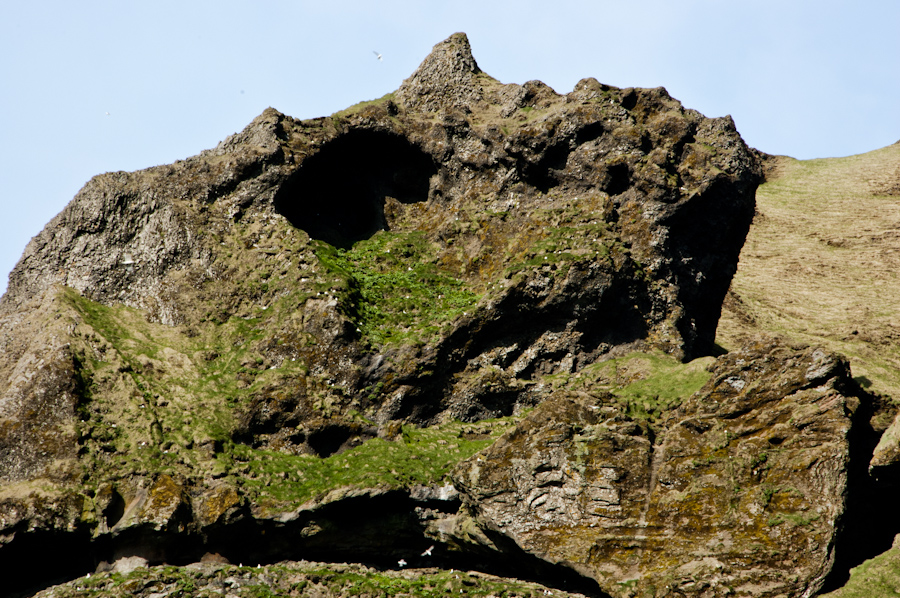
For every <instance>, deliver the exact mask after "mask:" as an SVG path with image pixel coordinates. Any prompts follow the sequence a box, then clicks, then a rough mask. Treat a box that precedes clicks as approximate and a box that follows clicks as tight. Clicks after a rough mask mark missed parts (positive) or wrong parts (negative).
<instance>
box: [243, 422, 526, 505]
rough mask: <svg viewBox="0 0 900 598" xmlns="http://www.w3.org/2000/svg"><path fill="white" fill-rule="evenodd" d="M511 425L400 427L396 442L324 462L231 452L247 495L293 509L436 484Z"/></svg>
mask: <svg viewBox="0 0 900 598" xmlns="http://www.w3.org/2000/svg"><path fill="white" fill-rule="evenodd" d="M514 423H515V421H514V420H513V419H512V418H502V419H496V420H485V421H482V422H479V423H477V424H464V423H461V422H452V423H448V424H443V425H439V426H434V427H430V428H416V427H414V426H404V427H403V433H402V435H401V436H400V437H398V438H397V439H396V440H393V441H388V440H384V439H381V438H373V439H371V440H369V441H367V442H365V443H363V444H362V445H360V446H358V447H355V448H352V449H350V450H347V451H345V452H342V453H339V454H335V455H331V456H329V457H326V458H319V457H316V456H312V455H288V454H285V453H280V452H276V451H269V450H256V449H252V448H250V447H248V446H245V445H240V446H236V447H235V448H234V459H235V465H237V466H238V467H240V465H239V464H241V463H244V464H246V465H245V467H244V468H243V469H245V470H246V471H247V474H246V477H245V478H244V480H245V481H244V488H245V490H246V491H248V492H250V493H251V494H252V495H254V496H257V497H259V498H269V499H271V500H274V501H276V502H277V503H280V504H281V505H284V504H293V505H296V504H302V503H303V502H305V501H307V500H309V499H312V498H315V497H317V496H321V495H323V494H325V493H327V492H328V491H330V490H333V489H336V488H342V487H359V488H375V487H388V488H405V487H410V486H414V485H419V484H421V485H431V484H436V483H439V482H441V481H443V480H444V479H445V477H446V476H447V474H448V473H449V472H450V470H451V469H452V468H453V467H454V466H455V465H456V464H457V463H459V462H460V461H462V460H463V459H467V458H469V457H470V456H472V455H473V454H475V453H476V452H478V451H479V450H481V449H482V448H485V447H486V446H488V445H490V444H491V443H492V442H494V441H495V440H496V439H497V438H498V437H499V436H500V435H501V434H503V432H505V431H506V430H508V429H510V428H511V427H512V426H513V425H514ZM273 480H276V481H277V484H273V483H272V481H273Z"/></svg>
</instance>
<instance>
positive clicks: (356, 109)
mask: <svg viewBox="0 0 900 598" xmlns="http://www.w3.org/2000/svg"><path fill="white" fill-rule="evenodd" d="M392 99H394V92H391V93H388V94H385V95H383V96H381V97H380V98H378V99H377V100H367V101H365V102H358V103H356V104H353V105H352V106H350V107H349V108H344V109H343V110H339V111H338V112H335V113H334V114H332V115H331V116H332V118H334V117H337V118H344V117H347V116H351V115H353V114H356V113H357V112H360V111H361V110H363V109H365V108H368V107H369V106H380V105H382V104H386V103H387V102H389V101H391V100H392Z"/></svg>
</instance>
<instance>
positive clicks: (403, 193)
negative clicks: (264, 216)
mask: <svg viewBox="0 0 900 598" xmlns="http://www.w3.org/2000/svg"><path fill="white" fill-rule="evenodd" d="M436 173H437V166H435V164H434V161H433V160H432V159H431V157H430V156H429V155H428V154H426V153H425V152H423V151H421V150H420V149H418V148H417V147H415V146H414V145H413V144H411V143H409V142H408V141H407V140H406V139H404V138H403V137H400V136H398V135H394V134H392V133H386V132H379V131H367V130H354V131H350V132H348V133H345V134H343V135H341V136H339V137H337V138H336V139H334V140H332V141H329V142H328V143H326V144H325V145H323V146H322V147H321V149H320V150H319V151H318V152H317V153H316V154H313V155H312V156H310V157H308V158H307V159H305V160H304V161H303V163H302V164H301V165H300V167H299V168H298V169H297V171H296V172H295V173H294V174H293V175H291V177H290V178H289V179H288V180H287V181H286V182H285V184H284V185H283V186H282V187H281V189H279V190H278V193H277V194H276V195H275V209H276V210H277V211H278V212H279V213H281V214H282V215H283V216H284V217H285V218H287V219H288V220H289V221H290V222H291V224H293V225H294V226H296V227H297V228H299V229H302V230H304V231H306V232H307V233H308V234H309V236H310V237H312V238H313V239H319V240H322V241H325V242H327V243H330V244H332V245H335V246H336V247H344V248H347V247H350V246H351V245H353V243H355V242H356V241H360V240H363V239H368V238H369V237H371V236H372V235H373V234H375V233H376V232H378V231H379V230H386V229H387V228H388V225H387V221H386V219H385V216H384V202H385V198H387V197H392V198H394V199H396V200H398V201H399V202H401V203H415V202H419V201H425V200H427V199H428V191H429V183H430V179H431V176H432V175H434V174H436Z"/></svg>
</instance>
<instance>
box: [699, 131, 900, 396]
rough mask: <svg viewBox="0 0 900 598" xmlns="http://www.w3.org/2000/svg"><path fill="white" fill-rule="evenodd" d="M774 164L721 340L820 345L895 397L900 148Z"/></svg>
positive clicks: (899, 336)
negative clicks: (758, 337)
mask: <svg viewBox="0 0 900 598" xmlns="http://www.w3.org/2000/svg"><path fill="white" fill-rule="evenodd" d="M772 162H773V164H772V167H771V170H770V172H769V175H768V177H767V182H766V183H765V184H764V185H762V186H761V187H760V188H759V191H758V192H757V195H756V199H757V215H756V217H755V219H754V223H753V226H752V227H751V229H750V234H749V236H748V238H747V243H746V244H745V246H744V249H743V251H742V253H741V258H740V264H739V266H738V272H737V275H736V277H735V279H734V282H733V283H732V288H731V293H729V296H728V299H727V300H726V305H725V309H724V310H723V314H722V320H721V322H720V323H719V329H718V338H717V341H718V343H719V344H720V345H722V346H723V347H725V348H727V349H732V348H734V347H735V346H737V345H738V344H739V343H740V340H741V338H742V337H745V336H747V335H750V334H754V333H757V332H766V333H774V334H777V335H780V336H783V337H785V338H787V339H789V340H794V341H799V342H803V343H812V344H820V345H824V346H826V347H828V348H831V349H833V350H836V351H839V352H841V353H844V354H845V355H847V356H848V357H849V358H850V360H851V364H852V368H853V373H854V376H856V377H857V379H858V380H859V381H860V382H862V384H863V385H864V386H867V387H870V388H871V389H872V390H876V391H879V392H883V393H886V394H889V395H891V396H893V397H895V398H900V144H894V145H892V146H889V147H886V148H883V149H880V150H876V151H873V152H869V153H866V154H861V155H858V156H850V157H846V158H828V159H820V160H803V161H801V160H794V159H792V158H787V157H777V158H775V159H774V160H773V161H772Z"/></svg>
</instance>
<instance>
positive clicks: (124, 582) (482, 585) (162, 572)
mask: <svg viewBox="0 0 900 598" xmlns="http://www.w3.org/2000/svg"><path fill="white" fill-rule="evenodd" d="M227 580H229V581H227ZM225 583H227V584H228V588H229V590H228V593H229V595H234V596H238V597H240V598H274V597H285V598H287V597H289V596H301V595H303V596H306V595H313V594H315V595H319V594H321V595H327V596H370V597H376V596H377V597H388V596H409V597H421V598H439V597H441V598H442V597H445V596H460V595H465V596H475V597H486V596H494V597H497V598H500V597H510V598H512V597H513V596H518V597H522V598H537V597H539V596H545V595H547V594H548V593H549V592H548V590H547V589H546V588H545V587H543V586H540V585H537V584H534V583H528V582H519V581H514V580H504V579H500V578H494V577H488V576H483V575H477V574H470V573H466V572H462V571H452V570H451V571H434V570H414V571H404V572H402V573H401V572H389V571H385V572H380V571H374V570H371V569H366V568H364V567H353V566H349V567H348V566H334V567H331V566H327V565H323V564H321V563H291V562H285V563H279V564H277V565H269V566H264V567H243V566H224V567H221V568H217V569H213V570H209V571H206V572H202V571H198V570H192V569H188V568H179V567H171V566H162V567H152V568H138V569H135V570H134V571H132V572H130V573H127V574H121V573H101V574H97V575H93V576H91V577H85V578H81V579H77V580H75V581H73V582H70V583H67V584H64V585H61V586H57V587H56V588H54V596H57V597H58V598H76V597H77V598H101V597H103V598H119V597H123V598H124V597H126V596H132V595H135V594H137V593H146V592H153V591H164V592H165V593H166V595H169V596H173V597H175V596H213V595H216V596H218V595H220V594H221V592H222V590H221V588H222V587H223V585H224V584H225ZM560 594H563V595H567V594H565V593H562V592H560Z"/></svg>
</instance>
